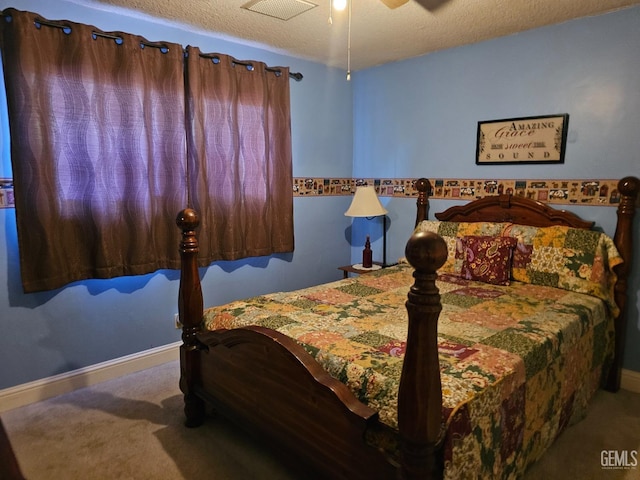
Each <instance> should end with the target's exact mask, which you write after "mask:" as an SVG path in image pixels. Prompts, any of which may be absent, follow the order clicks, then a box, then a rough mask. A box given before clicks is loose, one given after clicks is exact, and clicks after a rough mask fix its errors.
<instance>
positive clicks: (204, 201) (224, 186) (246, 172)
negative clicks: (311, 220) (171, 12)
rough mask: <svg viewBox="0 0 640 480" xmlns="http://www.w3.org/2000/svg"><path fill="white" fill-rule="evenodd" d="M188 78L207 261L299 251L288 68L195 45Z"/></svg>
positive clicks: (193, 169) (192, 172) (192, 179)
mask: <svg viewBox="0 0 640 480" xmlns="http://www.w3.org/2000/svg"><path fill="white" fill-rule="evenodd" d="M274 70H276V71H274ZM278 71H279V73H278ZM186 83H187V118H188V129H187V143H188V162H189V175H188V176H189V188H190V192H191V198H192V202H193V205H194V208H195V209H196V211H198V212H199V214H200V222H201V229H200V234H199V239H200V254H199V263H200V265H202V266H204V265H208V264H210V263H211V262H212V261H214V260H235V259H239V258H244V257H252V256H261V255H269V254H272V253H283V252H292V251H293V248H294V233H293V194H292V184H293V170H292V158H291V157H292V154H291V118H290V97H289V69H288V68H286V67H278V68H277V69H269V70H267V66H266V65H265V64H263V63H261V62H254V61H252V62H239V61H236V60H234V59H233V58H232V57H230V56H228V55H222V54H203V53H202V52H201V51H200V49H199V48H197V47H191V46H189V47H187V82H186Z"/></svg>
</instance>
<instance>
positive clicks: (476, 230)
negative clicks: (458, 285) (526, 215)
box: [415, 220, 511, 275]
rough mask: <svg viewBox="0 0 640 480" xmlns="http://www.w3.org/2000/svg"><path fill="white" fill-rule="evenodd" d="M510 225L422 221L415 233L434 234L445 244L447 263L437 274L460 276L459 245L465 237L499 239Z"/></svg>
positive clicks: (460, 250)
mask: <svg viewBox="0 0 640 480" xmlns="http://www.w3.org/2000/svg"><path fill="white" fill-rule="evenodd" d="M509 225H511V224H510V223H492V222H441V221H439V220H423V221H422V222H420V223H419V224H418V226H417V227H416V229H415V231H416V232H434V233H437V234H438V235H440V236H441V237H442V238H443V239H444V241H445V242H446V243H447V250H448V254H447V261H446V262H445V264H444V265H443V266H442V267H440V269H439V270H438V271H439V272H443V273H453V274H456V275H460V273H461V272H462V263H463V260H464V257H463V248H462V245H461V243H460V241H461V238H462V237H465V236H471V235H478V236H487V237H499V236H501V235H502V232H503V231H504V230H505V229H506V228H507V227H508V226H509Z"/></svg>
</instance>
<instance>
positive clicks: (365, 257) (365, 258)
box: [362, 235, 373, 268]
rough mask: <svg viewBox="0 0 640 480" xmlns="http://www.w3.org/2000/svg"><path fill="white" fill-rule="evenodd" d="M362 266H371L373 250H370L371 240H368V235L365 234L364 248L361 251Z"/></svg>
mask: <svg viewBox="0 0 640 480" xmlns="http://www.w3.org/2000/svg"><path fill="white" fill-rule="evenodd" d="M362 266H363V267H364V268H371V267H372V266H373V252H372V251H371V242H370V241H369V235H367V241H366V242H364V250H363V251H362Z"/></svg>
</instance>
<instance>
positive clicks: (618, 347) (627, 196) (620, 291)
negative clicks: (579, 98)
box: [606, 177, 640, 392]
mask: <svg viewBox="0 0 640 480" xmlns="http://www.w3.org/2000/svg"><path fill="white" fill-rule="evenodd" d="M618 191H619V192H620V203H619V205H618V212H617V213H618V222H617V224H616V233H615V235H614V237H613V241H614V243H615V244H616V247H617V248H618V252H620V255H622V258H623V259H624V263H622V264H620V265H618V266H617V267H615V272H616V275H617V276H618V281H617V282H616V285H615V291H614V294H615V300H616V305H617V306H618V308H620V315H618V317H617V318H616V320H615V329H616V337H615V354H614V357H613V364H612V365H611V370H610V371H609V376H608V378H607V384H606V389H607V390H609V391H611V392H617V391H618V390H619V389H620V377H621V374H622V360H623V356H624V338H625V333H626V329H627V309H626V304H627V289H628V278H629V273H630V272H631V264H632V263H633V217H634V215H635V213H636V202H637V201H638V193H639V192H640V180H638V178H636V177H625V178H623V179H622V180H620V181H619V182H618ZM620 332H622V334H621V335H620V334H619V333H620Z"/></svg>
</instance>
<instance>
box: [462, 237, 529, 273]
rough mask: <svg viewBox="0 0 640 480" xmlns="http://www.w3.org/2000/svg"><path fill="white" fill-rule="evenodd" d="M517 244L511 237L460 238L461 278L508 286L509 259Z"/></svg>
mask: <svg viewBox="0 0 640 480" xmlns="http://www.w3.org/2000/svg"><path fill="white" fill-rule="evenodd" d="M517 243H518V240H516V239H515V238H511V237H489V236H477V235H469V236H465V237H462V238H461V244H462V248H463V257H464V258H463V261H462V276H463V277H464V278H466V279H467V280H476V281H479V282H485V283H491V284H493V285H509V280H510V278H511V257H512V254H513V249H514V248H515V246H516V244H517Z"/></svg>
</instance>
